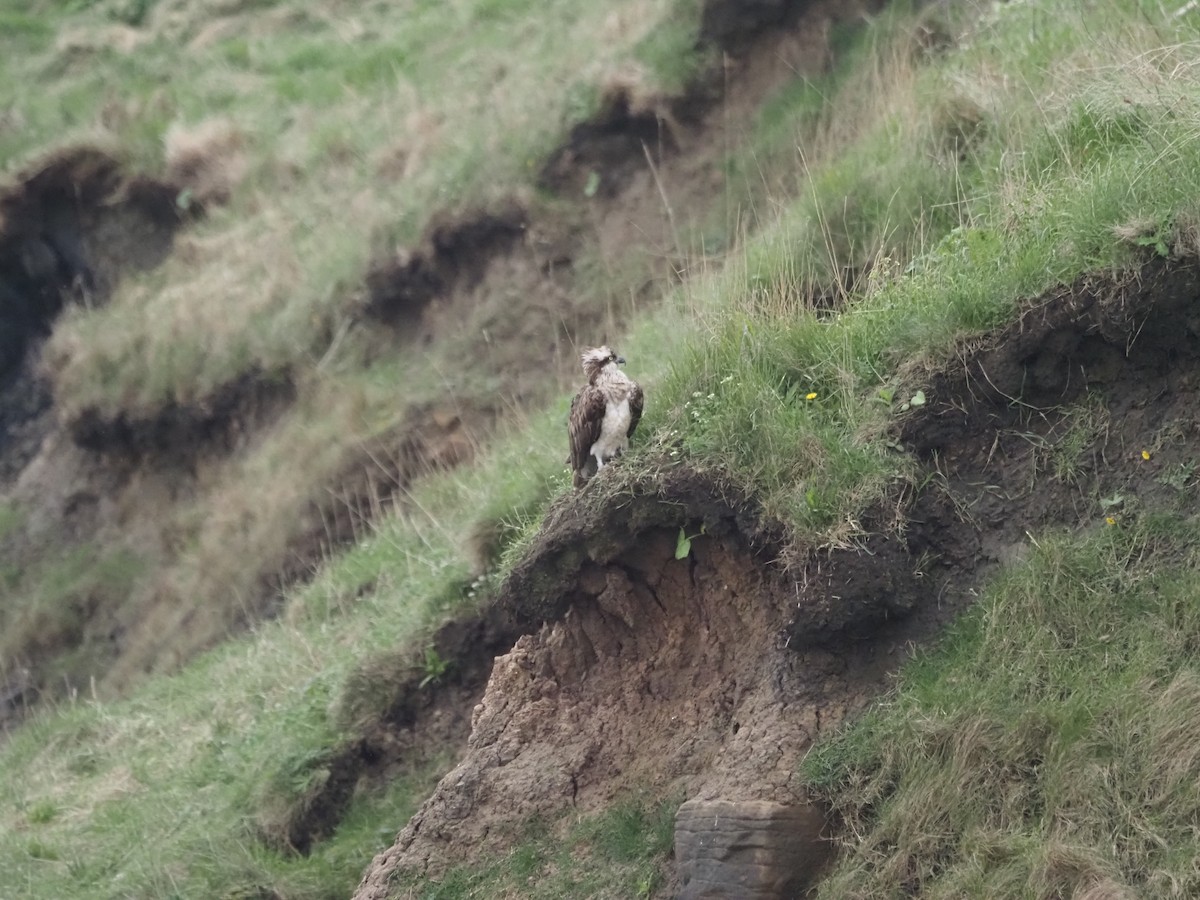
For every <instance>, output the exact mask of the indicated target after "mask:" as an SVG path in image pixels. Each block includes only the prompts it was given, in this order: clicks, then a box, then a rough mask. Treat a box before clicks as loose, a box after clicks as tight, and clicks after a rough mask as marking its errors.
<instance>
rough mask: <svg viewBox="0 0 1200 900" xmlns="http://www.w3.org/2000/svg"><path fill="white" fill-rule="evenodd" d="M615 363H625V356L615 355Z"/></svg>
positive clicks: (621, 364) (620, 364)
mask: <svg viewBox="0 0 1200 900" xmlns="http://www.w3.org/2000/svg"><path fill="white" fill-rule="evenodd" d="M617 365H618V366H623V365H625V357H623V356H618V357H617Z"/></svg>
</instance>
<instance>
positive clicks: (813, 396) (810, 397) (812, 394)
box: [804, 391, 817, 400]
mask: <svg viewBox="0 0 1200 900" xmlns="http://www.w3.org/2000/svg"><path fill="white" fill-rule="evenodd" d="M804 399H805V400H816V399H817V392H816V391H812V392H810V393H808V394H805V396H804Z"/></svg>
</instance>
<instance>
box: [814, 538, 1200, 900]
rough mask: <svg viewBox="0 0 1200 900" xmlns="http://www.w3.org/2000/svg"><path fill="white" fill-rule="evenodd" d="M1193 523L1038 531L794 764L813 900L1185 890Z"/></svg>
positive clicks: (1199, 608)
mask: <svg viewBox="0 0 1200 900" xmlns="http://www.w3.org/2000/svg"><path fill="white" fill-rule="evenodd" d="M1198 554H1200V529H1197V527H1196V525H1195V523H1193V522H1187V521H1181V520H1176V519H1152V518H1149V517H1147V518H1143V519H1142V520H1141V521H1139V522H1136V523H1132V524H1122V525H1119V526H1105V527H1102V528H1101V529H1100V530H1098V531H1093V532H1091V533H1088V534H1085V535H1081V536H1076V537H1071V536H1065V535H1054V536H1047V537H1045V538H1042V539H1039V540H1038V541H1037V542H1036V544H1035V546H1034V548H1033V553H1032V555H1031V557H1030V559H1029V560H1028V561H1027V562H1026V563H1024V564H1021V565H1020V566H1018V567H1016V568H1014V569H1012V570H1011V571H1008V572H1006V573H1005V574H1004V575H1003V576H1002V577H1000V578H999V579H997V580H996V581H995V582H994V583H993V584H992V585H991V587H990V588H989V590H988V591H987V593H986V595H985V596H984V598H983V600H982V601H981V603H980V604H979V606H978V607H976V608H975V609H974V610H973V611H972V612H971V613H969V614H968V615H967V616H966V618H965V620H964V621H962V622H960V623H959V624H958V625H957V626H955V628H954V629H953V630H952V632H951V633H950V634H949V635H948V636H947V637H946V638H945V639H944V641H943V643H942V646H941V648H940V649H938V650H937V651H934V652H930V653H927V654H924V655H922V656H920V657H919V658H918V659H917V660H915V661H914V662H913V663H911V664H910V665H909V666H907V667H906V669H905V670H904V672H903V674H902V678H901V681H900V684H899V686H898V688H897V690H896V693H895V695H894V696H893V697H892V698H890V699H888V700H887V701H885V702H883V703H881V704H879V705H878V706H877V707H876V708H875V709H873V710H872V712H871V713H869V714H868V715H867V716H866V717H865V718H864V719H863V720H861V721H860V722H858V723H857V724H855V725H853V726H852V727H850V728H849V729H847V730H846V731H844V732H843V733H841V734H840V735H838V736H837V737H835V738H833V739H830V740H827V741H825V742H824V743H822V744H819V745H818V746H817V747H816V749H815V750H814V751H813V752H812V753H810V754H809V756H808V757H807V759H806V760H805V762H804V765H803V770H804V772H805V774H806V775H807V777H808V778H809V781H810V783H811V784H812V785H813V787H814V788H815V789H817V790H818V791H819V792H820V794H822V795H823V796H824V797H825V798H826V799H827V800H828V801H829V802H830V803H832V804H833V806H834V808H835V810H836V811H837V812H838V814H839V815H840V816H841V817H842V818H843V820H844V822H845V825H846V829H845V832H844V833H846V834H847V835H855V836H857V837H856V838H849V837H848V838H847V840H846V842H845V848H844V858H843V859H842V862H841V863H840V865H839V867H838V870H837V871H836V872H835V873H834V875H833V876H832V877H831V878H830V879H829V881H828V882H827V883H825V884H824V885H823V886H822V891H821V894H820V896H822V897H863V898H865V897H899V896H922V897H956V896H978V897H983V896H990V897H1017V896H1025V897H1047V898H1048V897H1059V896H1076V895H1079V894H1080V892H1085V891H1086V890H1088V889H1099V888H1100V887H1101V886H1103V887H1104V888H1105V889H1106V891H1107V893H1106V894H1105V895H1106V896H1109V895H1112V896H1119V895H1123V893H1125V892H1129V893H1130V894H1131V895H1145V896H1154V897H1171V896H1179V897H1186V896H1192V895H1193V894H1195V893H1196V892H1197V891H1200V879H1198V878H1197V874H1196V873H1197V871H1200V866H1198V863H1200V841H1198V840H1197V837H1196V833H1195V828H1194V823H1195V822H1196V821H1197V816H1200V794H1197V792H1196V783H1197V779H1198V778H1200V753H1198V752H1197V749H1196V748H1197V746H1200V744H1198V741H1200V722H1198V720H1197V718H1196V716H1195V710H1196V704H1197V702H1198V701H1200V667H1198V666H1197V664H1196V659H1197V656H1196V651H1197V648H1198V647H1200V600H1198V599H1197V598H1200V575H1198V574H1197V570H1196V563H1197V561H1198V560H1200V556H1198Z"/></svg>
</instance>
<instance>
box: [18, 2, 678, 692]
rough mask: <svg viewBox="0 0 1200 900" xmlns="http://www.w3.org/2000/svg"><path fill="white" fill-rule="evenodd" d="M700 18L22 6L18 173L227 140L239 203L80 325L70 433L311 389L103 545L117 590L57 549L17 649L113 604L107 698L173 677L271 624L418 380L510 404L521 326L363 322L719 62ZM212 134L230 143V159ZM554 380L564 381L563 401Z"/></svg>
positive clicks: (152, 155)
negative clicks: (422, 331) (516, 203)
mask: <svg viewBox="0 0 1200 900" xmlns="http://www.w3.org/2000/svg"><path fill="white" fill-rule="evenodd" d="M697 9H698V4H697V3H695V2H692V0H678V2H676V0H655V2H651V3H640V2H639V3H624V4H617V5H606V6H604V7H598V6H596V5H595V4H589V3H585V2H579V0H560V2H556V3H553V4H549V5H545V4H540V5H537V6H536V7H531V6H530V5H529V4H526V3H519V2H495V0H478V2H474V0H467V2H455V3H448V4H444V3H423V2H421V3H417V2H414V3H407V4H402V5H401V7H397V5H396V4H394V3H387V2H376V3H367V4H344V3H337V2H331V3H324V4H317V5H314V4H310V3H303V2H289V0H279V2H225V0H212V2H201V3H184V2H170V0H158V2H150V0H145V2H143V0H138V2H126V0H94V2H87V0H79V2H73V3H68V4H60V3H51V2H41V3H33V4H29V3H18V2H3V3H0V24H2V25H3V28H0V41H2V42H3V43H4V47H3V50H4V52H3V53H0V109H4V110H5V113H4V117H3V118H2V119H0V163H2V164H3V166H4V168H5V169H6V170H9V171H11V172H15V171H18V170H19V169H20V167H21V166H22V165H23V164H25V163H27V162H29V161H31V160H34V159H37V158H38V157H39V155H40V154H42V153H44V152H45V151H46V150H47V149H49V148H53V147H57V146H61V145H63V144H70V143H73V142H76V141H82V142H88V143H96V144H98V145H100V146H102V147H107V148H109V149H111V150H112V152H114V153H115V154H116V155H117V156H118V157H120V158H123V159H125V160H127V161H128V163H129V165H130V167H131V168H132V169H133V170H135V171H145V172H148V173H150V174H162V173H164V172H169V170H170V163H171V159H172V158H173V156H174V155H177V153H178V150H179V148H184V149H186V148H188V147H195V146H200V147H205V146H208V148H209V149H208V150H207V151H206V153H207V155H208V156H209V157H210V158H211V159H212V160H213V162H214V170H215V172H216V173H217V174H218V175H219V177H220V179H224V180H226V181H228V182H229V184H230V185H231V186H232V187H233V190H232V199H231V201H230V203H229V204H228V205H225V206H216V207H215V208H213V209H212V210H211V212H210V213H209V214H208V215H207V216H206V217H205V219H204V220H203V221H201V222H199V223H197V224H196V225H195V227H192V228H189V229H188V231H187V233H186V234H184V235H182V236H181V237H180V239H179V241H178V245H177V248H176V252H175V253H174V254H173V255H172V256H171V258H170V259H169V260H168V261H167V262H166V264H165V265H163V266H162V267H160V268H158V269H156V270H154V271H152V272H149V273H143V274H134V275H132V276H130V277H128V278H126V279H125V280H124V281H123V282H122V284H121V285H120V286H119V288H118V290H117V292H116V296H114V297H113V298H112V301H111V302H110V303H108V304H107V305H106V306H104V307H103V308H99V309H84V308H83V307H77V308H73V309H71V310H69V311H68V312H67V313H66V314H64V316H62V317H61V319H60V320H59V322H58V323H57V324H56V328H55V332H54V335H53V338H52V339H51V341H50V342H49V344H48V346H47V348H46V350H45V353H44V358H43V362H44V364H45V367H46V369H47V370H48V372H49V373H50V375H51V377H52V379H53V382H54V387H55V402H56V406H57V408H58V411H59V412H60V414H61V416H62V417H63V419H64V420H66V421H69V420H70V419H71V418H72V417H73V416H75V415H77V414H78V413H79V412H80V411H81V410H85V409H93V410H98V411H99V412H100V413H101V415H103V416H115V415H118V414H119V415H122V416H126V417H128V418H130V419H132V420H135V421H136V420H139V419H151V420H152V419H153V417H154V415H155V413H156V412H157V411H158V410H159V409H160V408H161V407H162V405H163V404H168V403H183V404H187V403H198V404H200V405H201V406H203V402H204V400H205V399H206V398H207V397H209V396H210V395H211V394H212V392H213V391H214V390H216V389H218V388H220V387H221V386H222V385H225V384H229V383H233V382H236V381H237V379H238V378H239V377H241V376H243V375H245V374H247V373H267V374H268V375H270V374H280V373H286V377H288V378H290V379H291V380H292V382H293V383H294V384H295V385H296V388H297V393H298V399H297V401H296V403H295V404H294V405H293V406H292V407H291V408H290V409H288V410H287V412H286V414H285V415H284V416H283V417H282V418H281V419H280V420H279V421H277V422H276V423H274V424H273V425H272V426H271V427H270V428H269V429H267V430H266V431H265V432H264V433H261V434H258V435H256V436H255V439H254V440H252V441H251V442H250V443H249V444H248V446H246V447H245V448H243V449H242V450H241V451H240V452H238V453H237V454H234V455H233V456H231V457H230V458H227V459H216V460H207V461H205V464H204V465H203V466H201V467H199V471H198V474H197V478H196V483H195V485H194V486H192V485H190V484H189V485H188V490H186V491H185V492H184V495H185V496H184V497H183V498H182V499H176V500H175V501H174V502H170V503H162V504H159V511H158V512H157V513H156V514H155V515H156V516H157V518H156V519H152V520H151V521H149V522H148V523H147V524H146V526H145V527H144V528H142V529H141V531H140V532H139V533H135V534H127V535H125V536H124V537H123V538H121V537H118V538H117V539H115V540H112V541H111V544H110V545H108V546H103V547H92V546H88V547H85V548H83V549H82V550H81V551H79V553H80V554H81V555H83V556H86V557H88V558H96V559H100V560H102V561H104V562H105V565H106V567H107V568H106V573H107V574H106V575H105V577H104V578H102V579H100V580H99V581H98V582H97V581H96V580H95V579H88V578H75V579H69V578H64V577H57V575H56V572H57V570H58V569H59V568H60V567H61V562H60V558H61V556H62V554H61V553H59V552H57V548H56V547H54V546H50V545H49V544H48V543H47V544H46V546H45V548H44V551H43V557H44V558H42V559H34V560H30V559H23V560H22V561H21V562H22V565H23V566H24V567H25V568H26V569H27V570H28V571H27V572H26V573H25V575H24V576H23V577H18V576H17V575H13V577H12V578H11V579H9V580H10V587H11V588H12V592H13V593H14V594H15V595H18V596H19V597H20V603H17V602H15V601H14V603H13V604H11V605H10V606H9V608H6V609H5V610H4V613H3V618H2V619H0V632H2V633H3V636H0V656H4V657H10V656H19V655H20V654H21V652H22V649H23V647H27V646H29V644H30V643H32V642H34V641H36V639H37V638H36V636H37V635H39V634H41V635H45V634H52V633H55V632H57V633H62V634H71V633H74V632H75V631H77V630H78V628H77V625H78V623H76V622H74V621H73V619H72V612H71V610H72V609H74V608H76V607H79V606H86V605H88V604H89V603H90V602H91V601H90V600H88V596H89V594H90V595H91V596H92V597H94V598H100V599H99V603H100V605H101V606H102V607H103V608H105V609H106V610H108V611H109V612H110V614H111V615H112V616H113V618H115V619H116V620H117V621H118V622H120V623H122V624H123V625H124V626H125V627H126V631H127V646H126V647H125V648H124V653H123V656H122V659H121V660H120V661H118V663H117V666H116V668H115V669H114V670H113V671H111V672H110V674H109V676H108V678H107V679H101V685H100V686H101V690H112V691H120V690H122V689H124V687H126V686H127V685H128V684H130V683H131V682H133V681H136V680H137V679H138V678H139V677H140V674H141V672H143V671H144V670H146V669H147V668H151V667H153V668H155V669H158V670H162V669H169V668H172V667H173V666H174V665H175V664H176V662H177V661H178V660H180V659H185V658H188V657H189V656H190V655H192V654H193V653H194V652H196V651H197V650H198V649H201V648H204V647H208V646H211V645H212V643H213V642H214V641H215V640H217V639H219V638H220V637H221V636H222V635H223V634H224V633H225V632H226V631H227V630H228V629H229V628H230V627H232V626H234V625H235V624H236V623H237V622H239V621H241V620H242V619H244V618H245V614H246V610H247V607H250V608H251V609H253V607H254V606H255V604H256V602H257V599H258V596H259V595H260V594H261V593H262V580H263V579H264V578H270V577H271V576H273V575H274V574H275V573H276V572H277V571H278V570H280V569H282V568H283V567H284V566H285V565H286V564H287V560H288V548H289V540H291V539H292V538H294V536H295V531H296V529H297V528H298V527H300V526H299V525H298V524H297V523H299V522H302V521H304V520H305V518H306V517H307V516H309V515H310V514H311V511H312V509H313V507H314V506H320V505H325V504H328V502H329V497H328V492H329V490H330V488H331V485H333V486H334V487H336V484H334V483H335V482H336V480H337V479H338V478H339V477H340V476H341V474H342V472H343V471H344V470H345V468H346V467H347V466H348V465H349V464H350V462H351V461H352V460H356V459H357V458H359V456H360V454H361V452H362V448H363V447H364V446H370V445H371V442H372V440H374V439H376V438H379V436H380V435H386V434H390V433H392V431H393V429H396V428H398V427H399V426H400V424H401V423H402V422H403V421H404V416H405V413H406V409H405V407H404V405H403V404H399V403H397V396H396V395H397V391H396V386H397V385H398V384H401V383H402V384H404V385H406V387H407V389H408V396H409V398H410V399H411V402H412V403H413V404H414V405H418V404H420V403H422V402H432V403H437V404H439V406H440V408H443V409H445V408H449V409H459V408H461V409H464V410H466V411H467V412H468V413H469V412H470V411H472V410H474V409H477V408H479V407H481V406H485V405H486V404H489V403H492V404H494V403H496V402H497V399H496V393H497V391H496V387H497V386H496V384H495V376H494V374H492V373H491V372H489V371H488V370H487V366H486V361H488V360H493V359H500V358H501V357H499V356H498V355H497V354H498V353H500V352H502V351H495V350H493V351H492V355H491V356H489V355H488V354H487V353H483V352H480V348H479V347H478V346H477V344H478V341H477V336H478V334H479V333H480V331H481V329H486V328H488V327H489V325H490V323H489V322H488V319H487V317H488V316H490V315H496V314H497V312H496V309H494V308H482V305H481V308H480V309H479V310H477V311H476V312H475V313H474V315H476V316H477V318H472V317H471V314H468V315H467V316H466V320H465V321H464V322H463V323H462V328H461V329H460V330H456V334H454V335H451V336H448V337H446V336H443V338H442V339H440V340H439V341H438V342H437V343H436V344H435V346H434V349H432V350H430V351H424V352H411V348H410V347H408V346H407V345H404V344H403V341H402V340H401V339H399V338H395V336H394V335H393V336H391V337H389V336H388V334H386V329H380V328H378V327H375V328H372V327H371V323H367V324H366V325H363V324H362V323H359V324H358V325H352V324H351V323H352V322H353V321H355V320H356V317H358V316H359V315H360V312H361V310H360V307H361V305H362V300H363V296H362V294H363V290H364V289H363V287H362V285H363V280H364V275H365V273H366V270H367V267H368V265H369V263H370V261H371V260H372V259H375V258H381V259H386V258H389V257H390V256H391V255H392V254H393V253H395V252H396V251H397V250H398V249H399V248H401V247H411V246H412V245H413V244H414V243H415V242H416V240H417V238H418V237H419V236H420V235H421V234H422V233H423V232H424V230H425V229H426V227H427V225H428V224H429V222H430V220H431V218H434V217H436V216H437V215H438V214H442V213H445V212H446V211H447V210H449V211H452V212H455V211H461V210H471V209H479V208H487V207H488V206H489V205H491V204H494V203H498V202H500V198H506V197H513V196H516V197H518V198H522V199H523V200H525V201H526V202H528V203H531V204H534V205H536V204H538V203H542V202H547V203H549V202H550V201H546V200H544V199H541V198H538V197H537V195H536V191H535V190H534V188H533V187H532V182H533V180H534V178H535V176H536V174H537V168H538V166H539V165H540V163H541V161H542V160H543V159H544V158H545V156H546V154H547V153H548V152H549V150H550V149H551V148H552V147H553V146H554V144H555V142H556V141H557V140H559V139H560V138H561V136H562V134H563V131H564V129H565V127H566V126H567V124H569V123H571V122H573V121H575V120H577V119H579V118H581V117H583V116H585V115H587V113H588V112H590V111H591V109H592V107H593V106H594V104H595V103H596V98H597V96H598V95H599V93H600V91H601V89H602V88H603V86H604V85H605V84H607V83H608V82H609V81H611V80H612V79H614V78H617V77H620V78H621V79H622V80H623V81H626V82H629V83H632V84H634V85H636V86H638V88H639V89H644V90H645V91H647V92H649V93H652V92H654V91H655V90H658V89H662V88H674V87H677V86H678V84H679V83H680V80H681V79H683V78H684V77H685V76H686V74H687V73H688V72H689V71H691V70H692V69H693V68H694V66H695V64H696V57H695V54H694V53H693V51H692V47H691V43H690V37H691V36H692V35H693V34H694V32H695V28H696V24H697V22H696V18H697V17H696V11H697ZM531 11H532V12H536V15H534V14H532V12H531ZM133 26H136V27H133ZM513 48H520V51H521V52H519V53H514V52H513ZM581 60H583V61H584V62H582V63H581ZM32 84H37V85H39V90H37V91H31V90H29V89H28V86H29V85H32ZM205 135H210V136H211V135H217V136H218V137H220V140H216V141H215V143H211V144H207V145H206V144H205V140H206V139H205ZM631 277H634V276H632V275H631ZM573 287H574V288H576V289H577V293H578V294H579V295H581V296H579V297H578V298H577V302H578V303H579V304H580V308H592V309H603V308H606V302H609V301H611V298H612V297H617V298H621V297H627V296H628V294H629V291H628V290H627V286H626V285H622V284H604V285H598V284H597V285H593V286H592V289H594V291H593V292H591V293H589V290H592V289H589V287H588V286H586V285H579V284H576V285H573ZM621 302H623V301H617V303H616V305H617V306H619V305H620V303H621ZM535 314H536V315H538V316H542V315H543V312H542V311H540V310H539V311H537V312H536V313H513V312H510V313H509V315H512V316H515V317H516V318H518V319H519V318H520V316H521V315H535ZM564 318H565V320H567V321H569V320H570V318H571V317H570V315H569V314H567V313H564ZM373 331H375V332H380V331H383V332H385V333H384V334H382V335H381V334H378V333H377V334H374V335H373V334H372V332H373ZM389 341H394V344H392V345H389ZM516 356H517V358H518V359H524V353H523V352H518V353H517V354H516ZM463 360H484V364H478V365H475V366H472V365H470V364H467V365H463V364H462V361H463ZM530 381H531V382H533V381H535V380H534V379H531V380H530ZM554 386H555V385H554V382H553V378H552V377H548V378H544V379H543V381H542V387H541V390H543V391H544V390H546V389H550V390H552V389H553V388H554ZM523 391H524V394H523V396H512V397H510V396H502V397H501V398H500V400H499V402H500V403H502V404H508V405H511V406H512V407H514V409H515V415H516V416H517V417H518V418H519V416H520V415H521V407H522V405H523V403H525V402H527V401H528V399H529V397H530V395H531V394H536V393H537V389H534V388H530V387H529V386H528V385H526V386H524V387H523ZM485 424H486V423H485ZM470 437H471V438H478V434H475V433H472V434H471V435H470ZM148 505H149V504H146V505H145V506H148ZM143 512H144V510H143ZM231 546H237V547H241V548H243V549H244V551H245V552H243V553H239V554H231V553H229V552H228V548H229V547H231ZM37 552H38V551H37V550H36V548H35V550H34V551H32V552H31V554H29V555H33V556H36V555H37ZM43 572H44V573H45V576H43V574H42V573H43ZM185 620H186V621H187V622H188V623H189V625H188V627H187V628H183V627H181V624H182V623H183V622H184V621H185ZM147 622H149V623H153V625H152V627H145V626H143V625H142V624H141V623H147ZM164 634H168V635H171V636H172V637H171V641H172V643H173V644H174V645H175V646H174V647H173V648H171V652H169V653H163V649H164V648H163V647H162V645H161V636H162V635H164ZM101 652H103V651H101ZM90 662H91V660H89V659H88V658H87V655H86V653H84V654H82V655H79V654H77V655H75V656H67V657H65V658H63V659H61V660H60V661H59V662H58V663H57V669H53V670H51V674H52V675H61V676H62V677H63V680H64V681H71V682H72V683H75V684H78V683H82V682H86V674H85V673H86V672H87V671H88V669H89V663H90ZM56 680H57V679H56Z"/></svg>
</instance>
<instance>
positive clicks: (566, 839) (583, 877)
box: [390, 794, 679, 900]
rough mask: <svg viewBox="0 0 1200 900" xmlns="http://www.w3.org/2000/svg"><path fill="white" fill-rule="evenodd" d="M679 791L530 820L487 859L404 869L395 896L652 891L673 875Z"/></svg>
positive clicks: (452, 899) (429, 898)
mask: <svg viewBox="0 0 1200 900" xmlns="http://www.w3.org/2000/svg"><path fill="white" fill-rule="evenodd" d="M678 806H679V798H678V797H671V798H668V799H666V800H661V799H660V800H655V799H652V798H649V797H643V796H640V795H637V794H633V795H630V796H627V797H625V798H623V799H621V800H618V801H616V802H615V803H613V805H612V806H611V807H609V808H608V809H607V810H605V811H604V812H601V813H593V814H590V815H580V816H577V817H574V818H573V821H571V822H565V821H563V822H556V823H553V824H550V823H547V822H544V821H541V820H534V821H531V822H528V823H526V824H525V825H524V828H523V833H522V834H521V838H520V840H519V842H518V843H517V845H516V846H515V847H514V848H513V849H512V850H511V851H510V852H509V853H507V854H506V855H505V856H503V857H502V858H500V859H498V860H495V861H493V862H490V863H487V864H485V865H470V866H465V865H464V866H458V867H454V868H452V869H450V870H449V871H448V872H447V873H446V875H445V876H443V877H442V878H440V879H439V880H437V881H436V882H433V881H426V880H412V879H407V878H404V877H401V878H400V879H399V880H397V881H396V882H394V883H393V885H392V888H391V892H390V896H391V897H394V898H402V897H403V898H412V900H416V898H421V900H472V898H478V900H482V898H485V897H528V898H531V900H532V898H546V900H551V898H556V897H593V898H597V900H600V898H612V900H617V898H622V900H624V898H649V897H654V896H660V894H659V892H660V891H661V890H662V889H663V888H664V887H665V886H666V883H667V881H668V879H669V874H668V870H667V864H668V860H669V855H670V852H671V849H672V847H673V845H674V840H675V810H676V809H677V808H678Z"/></svg>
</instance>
